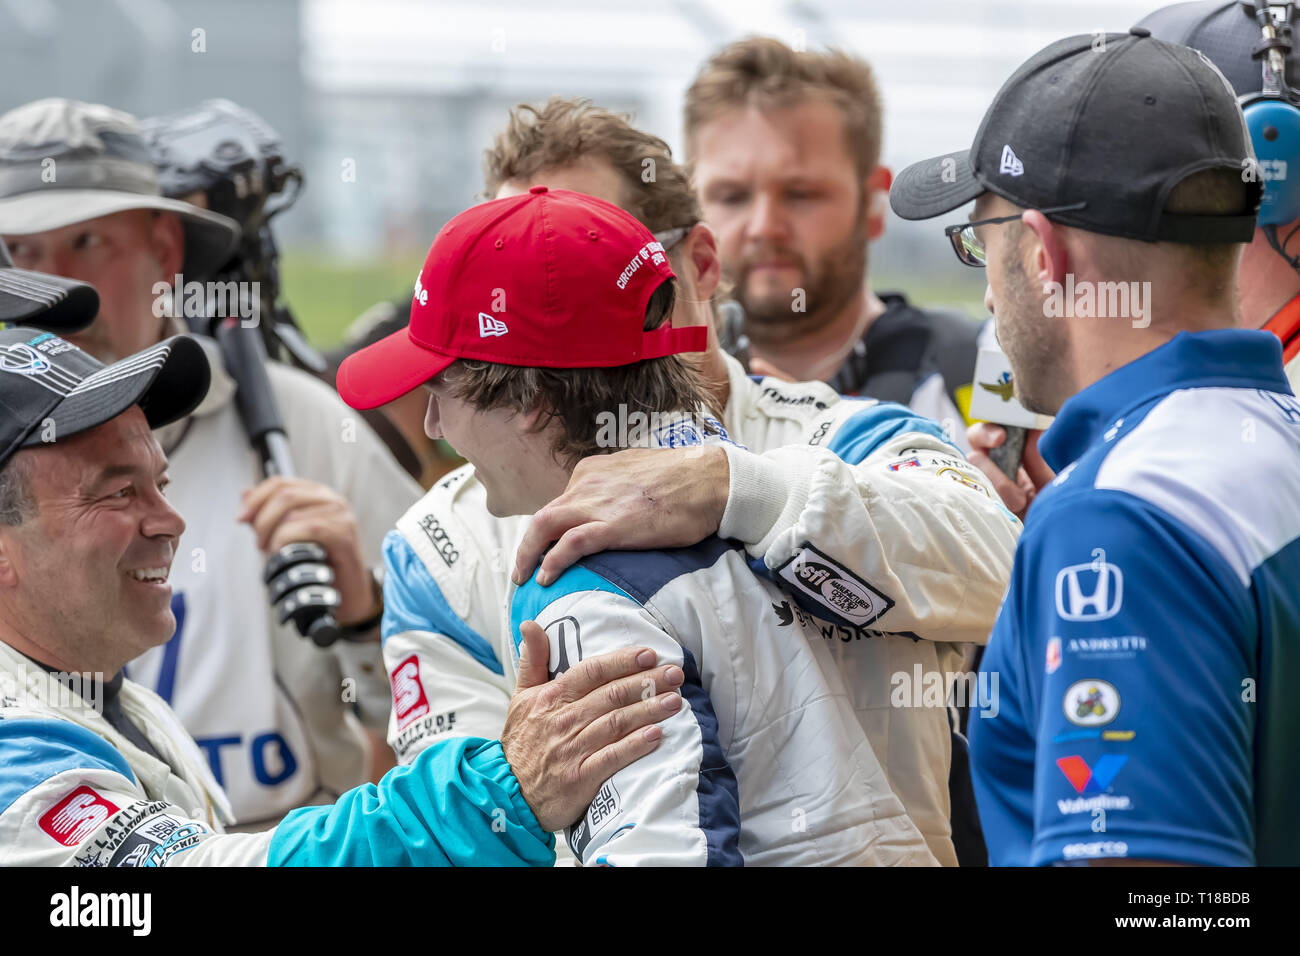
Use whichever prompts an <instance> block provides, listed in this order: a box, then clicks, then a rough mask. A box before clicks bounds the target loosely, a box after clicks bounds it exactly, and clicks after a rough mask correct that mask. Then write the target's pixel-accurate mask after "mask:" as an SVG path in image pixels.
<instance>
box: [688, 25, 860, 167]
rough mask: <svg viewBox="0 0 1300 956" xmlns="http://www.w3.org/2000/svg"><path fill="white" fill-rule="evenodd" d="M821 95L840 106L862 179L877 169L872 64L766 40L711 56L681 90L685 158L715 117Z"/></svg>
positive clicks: (690, 157)
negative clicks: (702, 130)
mask: <svg viewBox="0 0 1300 956" xmlns="http://www.w3.org/2000/svg"><path fill="white" fill-rule="evenodd" d="M810 96H821V97H824V98H825V99H827V100H829V101H830V102H832V103H834V104H835V105H836V106H837V107H839V110H840V113H841V114H843V116H844V133H845V137H846V139H847V141H848V147H849V152H850V153H851V154H852V156H853V159H854V162H855V163H856V164H857V171H858V175H859V176H860V177H862V178H865V177H866V176H867V175H868V174H869V173H870V172H871V171H872V170H873V169H875V168H876V167H877V166H878V165H880V143H881V139H882V133H881V116H880V114H881V105H880V90H879V88H878V87H877V86H876V77H875V74H874V73H873V72H872V70H871V66H870V65H869V64H868V63H867V62H866V61H865V60H860V59H858V58H857V57H855V56H851V55H849V54H848V53H845V52H843V51H842V50H828V51H826V52H822V53H809V52H806V51H800V50H792V49H791V48H790V47H788V46H786V45H785V44H784V43H782V42H781V41H780V40H774V39H772V38H771V37H748V38H746V39H744V40H740V41H738V42H736V43H732V44H731V45H729V46H725V47H723V48H722V49H721V50H719V51H718V52H717V53H715V54H714V55H713V56H712V57H711V58H710V59H709V61H708V62H707V63H705V64H704V66H703V67H702V68H701V69H700V72H699V74H698V75H697V76H696V77H695V82H694V83H692V84H691V88H690V89H689V90H687V91H686V158H687V160H688V161H691V160H693V158H694V153H695V134H696V133H697V132H698V131H699V129H700V127H701V126H703V125H704V124H705V123H708V122H709V121H711V120H713V119H715V118H717V117H718V116H719V115H720V114H722V113H724V112H726V111H728V110H732V109H736V108H738V107H744V106H751V105H752V106H758V107H760V108H770V107H784V106H790V105H793V104H795V103H798V102H799V101H801V100H803V99H806V98H808V97H810Z"/></svg>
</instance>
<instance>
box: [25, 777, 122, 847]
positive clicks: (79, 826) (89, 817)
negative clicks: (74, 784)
mask: <svg viewBox="0 0 1300 956" xmlns="http://www.w3.org/2000/svg"><path fill="white" fill-rule="evenodd" d="M117 811H118V806H117V804H115V803H110V802H109V801H107V800H105V799H104V798H103V797H101V796H100V795H99V794H98V793H96V792H95V791H94V790H91V789H90V788H89V787H78V788H77V789H76V790H73V791H72V792H71V793H70V794H68V795H67V796H66V797H64V798H63V799H62V800H60V801H59V802H58V803H56V804H55V805H54V806H52V807H50V809H48V810H46V811H45V813H44V814H43V815H42V816H41V818H40V819H39V820H37V821H36V822H37V824H38V825H39V826H40V828H41V829H42V830H44V831H45V832H46V833H48V834H49V835H50V836H51V837H53V838H54V839H55V840H58V841H59V842H60V843H62V844H63V845H64V846H76V845H77V844H78V843H80V842H81V841H82V840H84V839H86V837H88V836H90V834H92V833H94V832H95V831H96V830H97V829H99V826H100V824H102V823H103V822H104V821H105V820H107V819H108V818H109V817H111V816H112V815H113V814H115V813H117Z"/></svg>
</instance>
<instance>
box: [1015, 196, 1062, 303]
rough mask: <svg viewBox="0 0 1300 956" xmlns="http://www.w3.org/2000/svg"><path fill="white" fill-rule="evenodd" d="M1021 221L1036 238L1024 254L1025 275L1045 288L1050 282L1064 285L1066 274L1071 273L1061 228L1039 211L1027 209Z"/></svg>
mask: <svg viewBox="0 0 1300 956" xmlns="http://www.w3.org/2000/svg"><path fill="white" fill-rule="evenodd" d="M1020 221H1021V222H1023V223H1024V224H1025V225H1026V226H1027V227H1028V228H1029V230H1030V231H1031V232H1032V233H1033V234H1034V240H1033V242H1032V243H1030V248H1029V249H1028V250H1027V251H1026V253H1025V254H1026V257H1027V260H1026V268H1025V273H1026V275H1029V276H1032V277H1033V278H1034V279H1035V280H1036V281H1037V282H1038V283H1039V285H1041V286H1044V287H1046V285H1047V284H1048V283H1049V282H1056V283H1060V284H1064V282H1065V274H1066V273H1067V272H1069V271H1070V254H1069V251H1068V250H1067V249H1066V248H1065V237H1064V235H1063V234H1062V231H1061V227H1060V226H1058V225H1056V223H1054V222H1052V221H1051V220H1050V219H1048V218H1047V217H1046V216H1044V215H1043V214H1042V213H1041V212H1039V211H1038V210H1037V209H1026V210H1025V212H1024V213H1023V214H1022V215H1021V217H1020Z"/></svg>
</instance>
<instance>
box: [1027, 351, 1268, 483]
mask: <svg viewBox="0 0 1300 956" xmlns="http://www.w3.org/2000/svg"><path fill="white" fill-rule="evenodd" d="M1216 386H1217V387H1223V386H1228V387H1237V388H1262V389H1265V390H1266V391H1271V392H1284V393H1286V394H1290V392H1291V386H1290V385H1289V384H1288V383H1287V380H1286V374H1285V373H1284V372H1283V371H1282V343H1281V342H1280V341H1278V338H1277V336H1276V335H1273V334H1271V333H1269V332H1256V331H1245V330H1242V329H1214V330H1213V331H1210V332H1179V333H1178V334H1177V335H1175V336H1174V337H1173V338H1172V339H1170V340H1169V341H1168V342H1166V343H1165V344H1164V345H1162V346H1160V347H1159V348H1157V349H1153V350H1152V351H1150V352H1148V353H1147V354H1146V355H1143V356H1142V357H1141V358H1138V359H1134V360H1133V361H1132V362H1129V363H1128V364H1127V365H1122V366H1120V367H1119V368H1117V369H1115V371H1113V372H1111V373H1110V374H1109V375H1107V376H1105V377H1104V378H1101V379H1098V380H1097V381H1096V382H1093V383H1092V384H1091V385H1089V386H1088V387H1087V388H1085V389H1084V390H1083V391H1081V392H1079V393H1078V394H1077V395H1074V396H1072V397H1071V398H1070V399H1069V400H1067V401H1066V403H1065V404H1064V405H1062V406H1061V411H1060V413H1059V414H1058V415H1057V416H1056V421H1054V422H1053V423H1052V427H1051V428H1049V429H1047V431H1045V432H1043V437H1042V438H1041V439H1039V442H1038V450H1039V451H1040V452H1041V453H1042V455H1043V460H1044V461H1046V462H1047V464H1048V465H1049V466H1051V468H1052V469H1053V470H1054V471H1060V470H1061V469H1062V468H1064V467H1065V466H1066V465H1068V464H1069V463H1070V462H1072V461H1077V460H1078V459H1079V458H1080V457H1082V455H1083V453H1084V452H1085V451H1087V450H1088V448H1089V447H1090V446H1092V445H1093V444H1095V443H1096V442H1097V441H1098V440H1099V439H1100V436H1101V434H1102V433H1103V432H1104V431H1105V430H1106V429H1107V428H1109V427H1110V426H1111V425H1112V424H1114V422H1115V420H1116V419H1117V418H1120V417H1122V416H1123V415H1125V414H1127V413H1128V412H1129V411H1131V410H1132V409H1134V408H1136V407H1138V406H1139V405H1143V404H1145V403H1146V402H1148V401H1151V400H1152V399H1155V398H1159V397H1161V396H1162V395H1168V394H1169V393H1170V392H1173V391H1176V390H1177V389H1180V388H1213V387H1216Z"/></svg>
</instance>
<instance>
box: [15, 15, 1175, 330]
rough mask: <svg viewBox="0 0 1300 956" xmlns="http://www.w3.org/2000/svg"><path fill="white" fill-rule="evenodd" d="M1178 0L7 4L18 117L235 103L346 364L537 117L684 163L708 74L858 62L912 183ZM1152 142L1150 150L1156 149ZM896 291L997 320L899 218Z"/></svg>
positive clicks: (311, 294) (886, 250)
mask: <svg viewBox="0 0 1300 956" xmlns="http://www.w3.org/2000/svg"><path fill="white" fill-rule="evenodd" d="M1160 5H1161V0H927V2H925V3H897V2H886V0H705V2H689V3H688V2H684V0H678V2H665V3H660V4H656V5H629V4H617V3H610V2H608V0H548V2H547V3H545V4H537V3H534V2H525V0H479V2H473V0H462V2H453V0H0V76H2V77H3V82H0V110H7V109H9V108H11V107H13V106H17V105H19V104H21V103H24V102H27V101H29V100H33V99H38V98H40V97H44V96H70V97H75V98H79V99H86V100H92V101H97V102H104V103H109V104H111V105H113V106H117V107H119V108H122V109H126V110H128V111H130V112H132V113H135V114H137V115H140V116H147V115H153V114H158V113H164V112H169V111H171V110H175V109H178V108H180V107H184V106H189V105H192V104H195V103H197V102H199V101H200V100H203V99H206V98H210V97H214V96H221V97H226V98H228V99H231V100H234V101H235V102H237V103H240V104H243V105H245V106H248V107H251V108H252V109H254V110H255V111H257V112H258V113H260V114H261V115H262V116H263V117H264V118H265V119H266V120H267V121H268V122H269V123H270V124H271V125H272V126H273V127H274V128H275V129H276V130H277V131H278V132H279V133H280V135H281V137H282V138H283V140H284V142H285V145H286V147H287V150H288V154H289V156H290V157H291V158H294V159H296V160H297V161H298V162H300V163H301V164H302V165H303V166H304V167H305V169H306V173H307V188H306V191H305V192H304V194H303V196H302V198H301V200H300V201H299V203H298V205H297V206H296V207H295V208H294V209H293V210H292V211H291V212H289V213H288V214H286V216H285V217H283V218H282V219H280V220H279V221H278V222H279V229H278V234H279V237H280V241H281V245H282V247H283V248H284V250H285V270H284V278H285V288H286V291H287V294H288V296H289V299H290V303H291V304H292V306H293V307H294V310H295V312H296V313H297V314H298V316H299V319H300V320H301V321H302V322H303V324H304V325H305V326H306V327H307V328H308V330H309V331H310V332H311V333H312V335H313V338H314V339H315V340H316V341H317V343H318V344H320V345H322V346H328V345H330V344H332V343H333V342H335V341H336V340H337V339H338V337H339V336H340V334H341V332H342V329H343V328H344V327H345V326H346V324H347V323H348V322H349V321H350V320H351V319H352V318H353V317H355V316H356V315H357V314H359V313H360V312H361V311H362V310H363V309H364V308H365V307H367V306H368V305H370V304H371V303H373V302H374V301H376V300H377V299H380V298H386V297H393V296H396V295H399V294H401V293H402V292H403V290H404V289H406V288H409V286H410V284H411V283H412V282H413V280H414V276H415V272H416V270H417V269H418V265H419V262H420V260H421V258H422V256H423V253H424V251H425V250H426V249H427V247H428V244H429V242H430V241H431V240H432V238H433V236H434V234H435V233H436V232H437V230H438V229H439V228H440V227H441V226H442V224H443V223H444V222H446V221H447V220H448V219H449V218H451V216H453V215H454V214H455V213H457V212H459V211H460V210H462V209H463V208H465V207H466V206H467V205H469V204H471V203H472V202H474V201H476V200H477V199H479V198H481V197H480V190H481V188H482V184H481V173H480V157H481V153H482V150H483V147H484V146H485V145H486V144H487V143H488V142H489V141H490V139H491V137H492V135H493V133H494V132H495V131H496V130H497V128H499V127H500V126H501V124H502V121H503V118H504V116H505V112H506V110H507V109H508V108H509V107H510V106H513V105H514V104H516V103H520V102H536V101H541V100H545V99H546V98H547V97H548V96H550V95H552V94H561V95H568V96H586V97H589V98H591V99H592V100H594V101H595V102H597V103H598V104H600V105H602V106H606V107H608V108H611V109H616V110H622V111H627V112H630V113H632V114H633V115H634V119H635V122H636V123H637V124H638V125H640V126H642V127H644V128H646V129H649V130H651V131H653V132H655V133H657V134H658V135H660V136H662V137H664V138H665V139H666V140H668V142H669V143H670V145H672V147H673V150H674V153H677V154H679V155H680V149H681V118H680V110H681V102H682V96H683V93H684V92H685V90H686V87H687V86H688V85H689V84H690V81H691V79H692V77H693V76H694V74H695V71H696V70H697V69H698V67H699V65H700V64H701V62H702V61H703V60H704V59H705V58H706V57H707V56H708V55H709V54H710V53H711V52H712V51H713V50H715V49H716V48H718V47H719V46H721V45H723V44H725V43H727V42H730V41H732V40H735V39H738V38H740V37H743V36H746V35H748V34H751V33H762V34H768V35H771V36H775V37H778V38H780V39H782V40H784V41H786V42H787V43H790V44H791V45H795V46H803V47H806V48H809V49H815V48H820V47H824V46H828V45H829V46H839V47H843V48H845V49H847V50H849V51H851V52H853V53H856V54H858V55H860V56H863V57H865V58H866V59H867V60H868V61H869V62H870V63H871V64H872V65H873V66H874V67H875V69H876V71H877V74H878V78H879V82H880V86H881V90H882V93H883V97H884V102H885V143H884V161H885V163H886V164H887V165H889V166H891V167H892V168H894V169H895V170H897V169H899V168H901V167H902V166H905V165H906V164H907V163H909V162H911V161H913V160H915V159H919V158H922V157H924V156H928V155H932V154H933V153H936V152H940V151H943V150H947V149H951V148H953V147H954V146H960V145H962V144H966V143H968V142H969V141H970V139H971V138H972V136H973V135H974V132H975V129H976V127H977V126H978V124H979V120H980V117H981V116H982V115H983V112H984V109H985V107H986V106H987V105H988V103H989V100H990V99H991V97H992V96H993V94H994V93H995V92H996V90H997V88H998V86H999V85H1000V84H1001V83H1002V81H1003V80H1004V79H1005V78H1006V77H1007V76H1008V75H1009V73H1010V72H1011V71H1012V70H1013V69H1014V68H1015V66H1016V65H1017V64H1019V63H1020V62H1021V61H1022V60H1024V59H1025V58H1026V57H1028V56H1029V55H1030V54H1031V53H1033V52H1034V51H1035V50H1037V49H1039V48H1041V47H1043V46H1045V45H1046V44H1047V43H1049V42H1051V41H1052V40H1054V39H1056V38H1058V37H1061V36H1065V35H1067V34H1071V33H1091V32H1094V31H1123V30H1126V29H1127V28H1128V27H1129V26H1130V25H1131V24H1132V23H1134V22H1135V21H1137V20H1138V19H1140V18H1141V17H1142V16H1143V15H1144V14H1146V13H1147V12H1149V11H1150V10H1152V9H1154V8H1155V7H1157V6H1160ZM1133 135H1134V136H1141V135H1142V131H1141V130H1134V131H1133ZM872 275H873V280H874V284H875V286H876V288H878V289H884V288H901V289H903V290H905V291H907V292H909V293H911V294H912V295H913V296H914V298H915V299H916V300H918V301H920V302H922V303H929V304H937V303H940V302H949V303H958V304H960V305H962V306H964V307H965V308H967V309H968V310H970V311H971V312H972V313H973V314H975V313H980V312H982V305H981V299H982V296H983V290H984V283H983V278H982V276H981V274H980V273H978V272H976V271H975V270H973V269H962V268H961V267H960V266H958V264H957V263H956V262H955V261H954V260H953V257H952V254H951V252H950V251H949V250H948V248H947V246H946V243H945V242H944V240H943V236H942V232H941V229H940V226H938V225H936V224H935V223H919V224H916V223H905V222H903V221H901V220H898V219H894V220H892V221H891V223H890V226H889V229H888V230H887V232H886V237H885V239H884V240H883V241H882V242H880V243H877V244H876V245H875V246H873V251H872Z"/></svg>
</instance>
